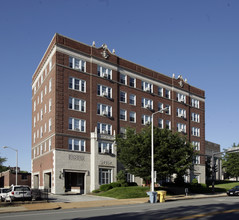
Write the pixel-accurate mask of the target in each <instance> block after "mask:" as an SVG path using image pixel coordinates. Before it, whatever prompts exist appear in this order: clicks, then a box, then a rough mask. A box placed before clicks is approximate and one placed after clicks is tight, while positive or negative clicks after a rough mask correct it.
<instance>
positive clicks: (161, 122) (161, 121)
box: [158, 118, 163, 128]
mask: <svg viewBox="0 0 239 220" xmlns="http://www.w3.org/2000/svg"><path fill="white" fill-rule="evenodd" d="M158 126H159V128H163V119H162V118H159V120H158Z"/></svg>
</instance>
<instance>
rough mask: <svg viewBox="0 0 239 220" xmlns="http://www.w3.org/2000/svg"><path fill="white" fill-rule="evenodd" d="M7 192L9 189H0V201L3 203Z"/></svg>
mask: <svg viewBox="0 0 239 220" xmlns="http://www.w3.org/2000/svg"><path fill="white" fill-rule="evenodd" d="M8 191H9V188H0V200H1V202H3V201H4V200H5V197H6V195H7V193H8Z"/></svg>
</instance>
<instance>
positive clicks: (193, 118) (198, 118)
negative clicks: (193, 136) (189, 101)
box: [192, 113, 200, 123]
mask: <svg viewBox="0 0 239 220" xmlns="http://www.w3.org/2000/svg"><path fill="white" fill-rule="evenodd" d="M192 121H194V122H198V123H199V122H200V115H199V114H196V113H192Z"/></svg>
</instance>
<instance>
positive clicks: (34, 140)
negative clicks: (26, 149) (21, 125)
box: [33, 132, 36, 143]
mask: <svg viewBox="0 0 239 220" xmlns="http://www.w3.org/2000/svg"><path fill="white" fill-rule="evenodd" d="M35 142H36V132H34V134H33V143H35Z"/></svg>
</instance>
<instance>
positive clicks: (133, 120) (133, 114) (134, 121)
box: [129, 111, 136, 123]
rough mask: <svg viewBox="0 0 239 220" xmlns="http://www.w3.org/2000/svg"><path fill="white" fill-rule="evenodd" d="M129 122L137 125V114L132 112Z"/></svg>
mask: <svg viewBox="0 0 239 220" xmlns="http://www.w3.org/2000/svg"><path fill="white" fill-rule="evenodd" d="M129 121H130V122H132V123H136V112H132V111H131V112H130V113H129Z"/></svg>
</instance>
